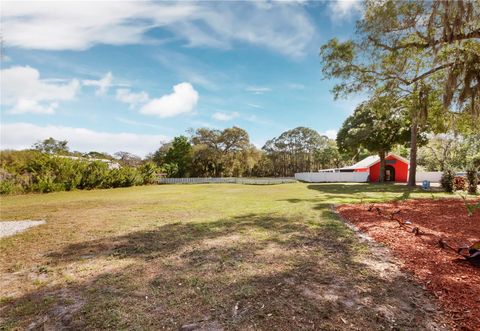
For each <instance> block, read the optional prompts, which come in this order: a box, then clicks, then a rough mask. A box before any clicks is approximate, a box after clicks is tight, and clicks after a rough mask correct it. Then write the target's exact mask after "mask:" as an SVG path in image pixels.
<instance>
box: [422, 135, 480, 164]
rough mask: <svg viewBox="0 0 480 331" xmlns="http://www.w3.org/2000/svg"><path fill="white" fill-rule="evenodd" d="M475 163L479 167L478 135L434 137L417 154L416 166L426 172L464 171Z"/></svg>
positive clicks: (479, 146) (479, 140)
mask: <svg viewBox="0 0 480 331" xmlns="http://www.w3.org/2000/svg"><path fill="white" fill-rule="evenodd" d="M477 163H478V165H480V134H470V135H460V134H458V133H454V132H451V133H449V134H439V135H435V136H433V137H431V138H430V140H429V142H428V144H426V145H425V146H423V147H421V148H420V149H419V152H418V164H419V165H420V166H422V167H424V168H425V169H426V170H427V171H444V170H446V169H453V170H457V171H466V170H467V169H469V168H471V167H472V166H473V167H475V166H476V164H477Z"/></svg>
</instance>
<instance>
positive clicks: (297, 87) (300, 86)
mask: <svg viewBox="0 0 480 331" xmlns="http://www.w3.org/2000/svg"><path fill="white" fill-rule="evenodd" d="M287 86H288V88H289V89H291V90H304V89H305V85H303V84H295V83H292V84H288V85H287Z"/></svg>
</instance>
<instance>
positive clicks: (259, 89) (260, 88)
mask: <svg viewBox="0 0 480 331" xmlns="http://www.w3.org/2000/svg"><path fill="white" fill-rule="evenodd" d="M245 91H247V92H252V93H253V94H264V93H267V92H271V91H272V89H271V88H270V87H264V86H249V87H247V88H246V89H245Z"/></svg>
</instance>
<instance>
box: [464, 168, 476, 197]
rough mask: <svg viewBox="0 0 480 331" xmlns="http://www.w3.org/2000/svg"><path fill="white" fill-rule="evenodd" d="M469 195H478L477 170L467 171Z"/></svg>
mask: <svg viewBox="0 0 480 331" xmlns="http://www.w3.org/2000/svg"><path fill="white" fill-rule="evenodd" d="M467 181H468V193H470V194H477V186H478V171H477V169H475V168H473V167H472V168H471V169H468V170H467Z"/></svg>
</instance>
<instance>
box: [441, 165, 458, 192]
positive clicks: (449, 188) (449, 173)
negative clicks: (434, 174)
mask: <svg viewBox="0 0 480 331" xmlns="http://www.w3.org/2000/svg"><path fill="white" fill-rule="evenodd" d="M454 178H455V172H453V170H451V169H446V170H445V171H444V172H443V174H442V178H441V179H440V184H441V185H442V187H443V189H444V190H445V191H446V192H453V180H454Z"/></svg>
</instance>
